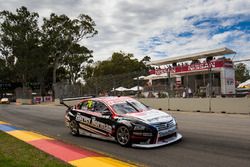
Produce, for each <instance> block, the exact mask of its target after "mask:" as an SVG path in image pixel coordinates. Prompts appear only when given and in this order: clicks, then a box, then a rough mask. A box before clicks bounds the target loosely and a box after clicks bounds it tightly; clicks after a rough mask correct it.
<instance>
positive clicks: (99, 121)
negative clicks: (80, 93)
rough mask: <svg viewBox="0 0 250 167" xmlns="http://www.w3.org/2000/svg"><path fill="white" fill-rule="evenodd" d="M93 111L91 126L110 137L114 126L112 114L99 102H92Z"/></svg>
mask: <svg viewBox="0 0 250 167" xmlns="http://www.w3.org/2000/svg"><path fill="white" fill-rule="evenodd" d="M94 103H95V105H94V110H93V111H92V112H93V115H92V119H91V120H92V122H91V124H92V126H94V127H96V128H97V129H98V130H99V131H100V132H101V133H104V134H105V136H111V134H112V132H113V127H114V124H115V121H114V119H113V118H112V112H111V111H110V109H109V107H108V106H107V105H106V104H104V103H103V102H101V101H95V102H94Z"/></svg>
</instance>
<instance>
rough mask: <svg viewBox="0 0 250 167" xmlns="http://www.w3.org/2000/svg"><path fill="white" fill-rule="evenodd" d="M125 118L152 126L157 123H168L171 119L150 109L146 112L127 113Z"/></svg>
mask: <svg viewBox="0 0 250 167" xmlns="http://www.w3.org/2000/svg"><path fill="white" fill-rule="evenodd" d="M126 116H127V117H133V118H135V119H138V120H140V121H143V122H145V123H147V124H154V123H158V122H168V121H170V120H172V119H173V117H172V116H170V115H169V114H167V113H165V112H162V111H160V110H155V109H151V110H148V111H143V112H138V113H129V114H126Z"/></svg>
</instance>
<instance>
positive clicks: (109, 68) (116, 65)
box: [94, 52, 147, 77]
mask: <svg viewBox="0 0 250 167" xmlns="http://www.w3.org/2000/svg"><path fill="white" fill-rule="evenodd" d="M146 69H147V68H146V65H145V64H144V63H143V61H140V62H139V61H138V60H137V59H136V58H134V56H133V54H131V53H124V52H115V53H113V54H112V57H111V60H105V61H102V62H100V63H99V64H98V65H97V66H96V67H95V69H94V76H95V77H97V76H103V75H111V74H112V75H118V74H124V73H132V72H145V70H146Z"/></svg>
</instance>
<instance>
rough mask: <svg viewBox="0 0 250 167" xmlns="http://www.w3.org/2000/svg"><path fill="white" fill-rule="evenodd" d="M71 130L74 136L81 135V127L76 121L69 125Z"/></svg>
mask: <svg viewBox="0 0 250 167" xmlns="http://www.w3.org/2000/svg"><path fill="white" fill-rule="evenodd" d="M69 128H70V131H71V134H72V135H73V136H78V135H79V125H78V123H77V122H76V121H75V120H71V121H70V123H69Z"/></svg>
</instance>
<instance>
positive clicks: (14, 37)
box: [0, 7, 41, 83]
mask: <svg viewBox="0 0 250 167" xmlns="http://www.w3.org/2000/svg"><path fill="white" fill-rule="evenodd" d="M0 17H1V23H0V24H1V27H0V39H1V42H0V48H1V54H2V57H4V60H5V63H6V67H8V70H9V71H10V72H11V75H10V76H13V78H16V79H15V81H21V82H22V83H26V82H27V81H29V80H32V79H33V77H34V76H33V75H32V72H31V71H34V70H35V69H34V68H33V67H35V66H36V65H37V62H38V61H39V60H38V59H37V55H38V53H40V52H39V49H40V48H39V44H40V41H39V38H40V31H39V28H38V17H39V15H38V13H35V12H32V13H31V12H29V11H28V10H27V8H26V7H21V8H19V9H17V10H16V13H12V12H9V11H6V10H4V11H2V12H0ZM40 60H41V59H40ZM31 69H32V70H31ZM15 74H16V75H15Z"/></svg>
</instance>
